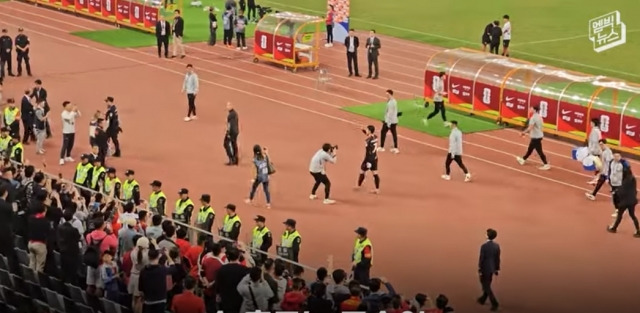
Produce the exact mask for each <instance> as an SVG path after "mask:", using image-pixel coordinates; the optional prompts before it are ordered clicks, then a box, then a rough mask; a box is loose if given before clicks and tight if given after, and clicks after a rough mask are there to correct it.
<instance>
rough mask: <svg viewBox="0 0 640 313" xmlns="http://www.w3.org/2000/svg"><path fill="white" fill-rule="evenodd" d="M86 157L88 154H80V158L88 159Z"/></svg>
mask: <svg viewBox="0 0 640 313" xmlns="http://www.w3.org/2000/svg"><path fill="white" fill-rule="evenodd" d="M88 158H89V155H88V154H86V153H85V154H83V155H81V156H80V159H81V160H84V159H88Z"/></svg>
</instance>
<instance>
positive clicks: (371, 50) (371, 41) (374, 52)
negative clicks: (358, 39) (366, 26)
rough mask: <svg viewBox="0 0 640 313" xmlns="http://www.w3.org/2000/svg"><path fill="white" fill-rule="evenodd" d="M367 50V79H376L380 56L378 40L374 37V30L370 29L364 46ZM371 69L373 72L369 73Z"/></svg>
mask: <svg viewBox="0 0 640 313" xmlns="http://www.w3.org/2000/svg"><path fill="white" fill-rule="evenodd" d="M365 47H366V48H367V61H368V62H369V75H367V78H372V75H371V74H373V79H378V56H379V55H380V52H379V51H378V50H380V48H381V46H380V39H379V38H378V37H376V31H375V29H372V30H371V31H370V32H369V38H368V39H367V44H366V45H365ZM371 67H373V69H374V72H371Z"/></svg>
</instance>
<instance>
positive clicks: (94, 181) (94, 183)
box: [91, 159, 107, 192]
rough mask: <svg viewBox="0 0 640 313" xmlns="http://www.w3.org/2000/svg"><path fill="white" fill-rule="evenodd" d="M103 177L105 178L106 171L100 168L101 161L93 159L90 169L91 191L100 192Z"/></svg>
mask: <svg viewBox="0 0 640 313" xmlns="http://www.w3.org/2000/svg"><path fill="white" fill-rule="evenodd" d="M105 176H107V169H105V168H104V166H102V161H101V160H99V159H94V160H93V168H92V169H91V189H93V190H95V191H97V192H100V191H101V190H102V189H103V186H104V178H105Z"/></svg>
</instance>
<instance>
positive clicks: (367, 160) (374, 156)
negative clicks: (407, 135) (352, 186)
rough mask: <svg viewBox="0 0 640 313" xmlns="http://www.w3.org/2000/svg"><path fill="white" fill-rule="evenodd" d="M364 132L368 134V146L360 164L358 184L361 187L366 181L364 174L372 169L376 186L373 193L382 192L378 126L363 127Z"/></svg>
mask: <svg viewBox="0 0 640 313" xmlns="http://www.w3.org/2000/svg"><path fill="white" fill-rule="evenodd" d="M362 132H363V133H364V134H365V135H366V136H367V139H366V148H365V154H364V160H363V161H362V165H360V176H358V186H357V188H360V187H361V186H362V183H363V182H364V176H365V173H367V171H371V173H372V174H373V182H374V184H375V186H376V188H375V189H374V190H372V191H371V192H372V193H376V194H377V193H378V192H380V177H379V176H378V153H377V151H378V137H377V136H376V134H375V132H376V128H375V127H374V126H373V125H369V126H367V127H366V128H363V129H362Z"/></svg>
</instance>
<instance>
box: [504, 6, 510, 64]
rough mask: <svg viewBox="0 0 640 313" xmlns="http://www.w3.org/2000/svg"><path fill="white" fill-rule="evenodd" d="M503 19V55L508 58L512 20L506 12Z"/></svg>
mask: <svg viewBox="0 0 640 313" xmlns="http://www.w3.org/2000/svg"><path fill="white" fill-rule="evenodd" d="M502 19H503V21H504V25H503V26H502V56H503V57H507V58H508V57H509V43H510V42H511V22H510V21H509V15H507V14H505V15H504V16H503V17H502Z"/></svg>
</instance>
